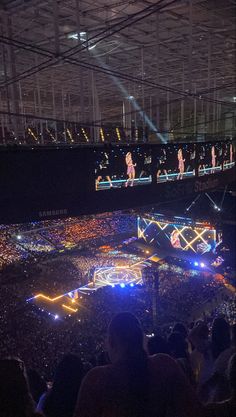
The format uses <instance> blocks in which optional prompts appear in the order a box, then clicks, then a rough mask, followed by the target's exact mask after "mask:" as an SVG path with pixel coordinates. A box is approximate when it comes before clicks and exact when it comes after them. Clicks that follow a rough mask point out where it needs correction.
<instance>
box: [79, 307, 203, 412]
mask: <svg viewBox="0 0 236 417" xmlns="http://www.w3.org/2000/svg"><path fill="white" fill-rule="evenodd" d="M108 352H109V356H110V360H111V365H106V366H99V367H96V368H94V369H92V370H91V371H89V372H88V374H87V375H86V377H85V379H84V381H83V383H82V385H81V388H80V392H79V398H78V403H77V406H76V412H75V414H74V417H154V416H155V417H162V416H165V415H167V412H170V414H168V415H171V416H174V415H180V416H181V417H190V416H191V417H200V416H201V411H202V410H201V405H200V404H199V403H198V401H197V399H196V397H195V394H194V392H193V390H192V389H191V386H190V385H189V383H188V381H187V379H186V377H185V376H184V374H183V372H182V371H181V369H180V367H179V366H178V364H177V363H176V362H175V360H173V359H172V358H171V357H170V356H168V355H164V354H158V355H154V356H149V357H148V356H147V354H146V352H145V351H144V349H143V332H142V329H141V326H140V323H139V321H138V320H137V318H136V317H135V316H134V315H133V314H131V313H120V314H118V315H117V316H115V317H114V319H113V320H112V321H111V323H110V326H109V330H108Z"/></svg>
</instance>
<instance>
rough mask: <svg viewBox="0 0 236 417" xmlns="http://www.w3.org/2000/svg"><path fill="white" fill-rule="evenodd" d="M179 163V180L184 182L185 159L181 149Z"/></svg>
mask: <svg viewBox="0 0 236 417" xmlns="http://www.w3.org/2000/svg"><path fill="white" fill-rule="evenodd" d="M178 161H179V174H178V177H177V180H182V179H183V175H184V162H185V159H183V151H182V149H181V148H180V149H179V150H178Z"/></svg>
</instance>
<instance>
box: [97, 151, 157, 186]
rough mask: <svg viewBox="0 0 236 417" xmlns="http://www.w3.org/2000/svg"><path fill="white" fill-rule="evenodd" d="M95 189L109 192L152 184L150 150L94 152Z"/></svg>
mask: <svg viewBox="0 0 236 417" xmlns="http://www.w3.org/2000/svg"><path fill="white" fill-rule="evenodd" d="M94 152H95V189H96V190H97V191H99V190H110V189H116V188H129V187H136V186H140V185H148V184H151V182H152V174H151V164H152V155H151V150H150V149H146V148H143V147H139V146H136V147H135V148H127V147H114V148H112V149H107V150H100V149H96V150H95V151H94Z"/></svg>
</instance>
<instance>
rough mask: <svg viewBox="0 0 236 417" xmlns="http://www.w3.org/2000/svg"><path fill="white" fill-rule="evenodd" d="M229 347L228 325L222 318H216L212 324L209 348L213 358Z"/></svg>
mask: <svg viewBox="0 0 236 417" xmlns="http://www.w3.org/2000/svg"><path fill="white" fill-rule="evenodd" d="M229 347H230V326H229V323H227V321H226V320H225V319H224V318H216V319H215V320H214V322H213V326H212V336H211V348H212V355H213V358H214V359H217V358H218V356H219V355H220V354H221V353H222V352H223V351H224V350H225V349H227V348H229Z"/></svg>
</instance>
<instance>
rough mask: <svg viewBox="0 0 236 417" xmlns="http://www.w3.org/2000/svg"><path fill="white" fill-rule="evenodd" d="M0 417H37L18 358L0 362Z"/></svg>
mask: <svg viewBox="0 0 236 417" xmlns="http://www.w3.org/2000/svg"><path fill="white" fill-rule="evenodd" d="M0 380H1V384H0V416H1V417H39V416H42V414H39V413H36V412H35V404H34V401H33V398H32V396H31V393H30V390H29V385H28V380H27V376H26V371H25V367H24V363H23V362H22V361H21V360H20V359H18V358H12V359H11V358H9V359H8V358H7V359H1V360H0Z"/></svg>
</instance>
